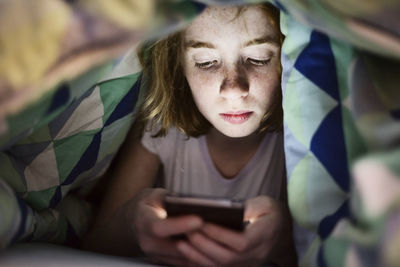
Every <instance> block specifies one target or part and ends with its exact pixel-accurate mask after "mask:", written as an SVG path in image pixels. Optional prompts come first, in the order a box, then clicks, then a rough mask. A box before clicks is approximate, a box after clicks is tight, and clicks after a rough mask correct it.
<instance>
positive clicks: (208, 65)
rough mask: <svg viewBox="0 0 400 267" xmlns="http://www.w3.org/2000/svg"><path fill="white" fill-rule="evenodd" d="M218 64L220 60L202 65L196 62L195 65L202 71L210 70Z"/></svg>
mask: <svg viewBox="0 0 400 267" xmlns="http://www.w3.org/2000/svg"><path fill="white" fill-rule="evenodd" d="M217 63H218V60H211V61H206V62H201V63H198V62H196V63H195V64H194V65H195V66H196V67H197V68H200V69H209V68H211V67H212V66H214V65H216V64H217Z"/></svg>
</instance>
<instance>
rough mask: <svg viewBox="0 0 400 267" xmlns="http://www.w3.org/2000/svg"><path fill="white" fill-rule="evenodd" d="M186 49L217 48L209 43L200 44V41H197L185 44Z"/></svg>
mask: <svg viewBox="0 0 400 267" xmlns="http://www.w3.org/2000/svg"><path fill="white" fill-rule="evenodd" d="M185 47H186V48H189V47H191V48H202V47H203V48H215V46H214V45H213V44H211V43H207V42H200V41H195V40H189V41H187V42H186V43H185Z"/></svg>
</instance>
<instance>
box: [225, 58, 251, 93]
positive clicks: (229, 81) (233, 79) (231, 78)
mask: <svg viewBox="0 0 400 267" xmlns="http://www.w3.org/2000/svg"><path fill="white" fill-rule="evenodd" d="M235 65H236V66H234V67H233V68H230V69H229V68H225V70H224V79H223V81H222V83H221V86H220V90H219V93H220V96H222V97H223V98H225V99H229V100H235V99H239V98H244V97H246V96H247V95H248V94H249V82H248V78H247V75H246V71H245V70H244V69H242V68H241V67H240V65H239V64H235Z"/></svg>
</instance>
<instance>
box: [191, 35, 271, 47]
mask: <svg viewBox="0 0 400 267" xmlns="http://www.w3.org/2000/svg"><path fill="white" fill-rule="evenodd" d="M265 43H271V44H276V45H279V42H278V41H277V40H276V38H273V37H272V36H264V37H261V38H255V39H253V40H250V41H248V42H246V43H245V45H244V46H245V47H246V46H251V45H258V44H265ZM185 48H215V46H214V45H213V44H212V43H208V42H200V41H195V40H189V41H187V42H186V43H185Z"/></svg>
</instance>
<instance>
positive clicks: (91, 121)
mask: <svg viewBox="0 0 400 267" xmlns="http://www.w3.org/2000/svg"><path fill="white" fill-rule="evenodd" d="M103 115H104V108H103V102H102V101H101V96H100V88H99V86H96V88H95V89H94V90H93V92H92V94H91V95H90V96H89V97H87V98H86V99H84V100H83V101H82V103H81V104H80V105H79V106H78V107H77V108H76V109H75V111H74V112H73V113H72V114H71V117H70V118H69V119H68V121H67V122H66V123H65V125H64V127H63V128H62V129H61V131H60V132H59V133H58V134H57V136H56V138H55V139H56V140H59V139H63V138H65V137H68V136H72V135H74V134H76V133H79V132H82V131H89V130H95V129H99V128H101V127H103Z"/></svg>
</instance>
